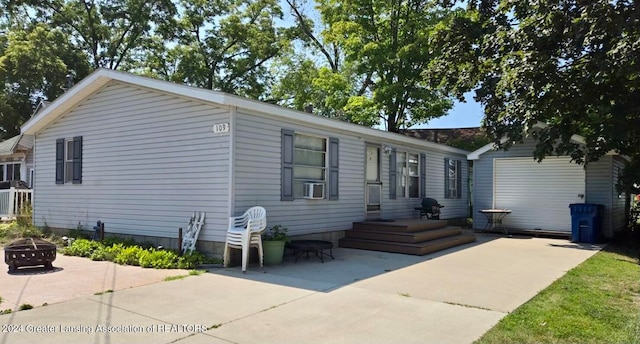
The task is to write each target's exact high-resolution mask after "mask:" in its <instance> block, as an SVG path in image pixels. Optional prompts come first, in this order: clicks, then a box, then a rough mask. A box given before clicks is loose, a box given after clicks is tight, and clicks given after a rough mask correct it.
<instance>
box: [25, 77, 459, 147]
mask: <svg viewBox="0 0 640 344" xmlns="http://www.w3.org/2000/svg"><path fill="white" fill-rule="evenodd" d="M111 80H115V81H119V82H124V83H129V84H132V85H136V86H139V87H145V88H149V89H152V90H157V91H161V92H169V93H173V94H176V95H179V96H183V97H186V98H191V99H196V100H200V101H204V102H208V103H214V104H217V105H224V106H234V107H237V108H241V109H246V110H249V111H255V112H258V113H263V114H265V115H269V116H275V117H280V118H283V119H285V120H286V121H294V122H301V123H305V124H306V125H311V126H314V127H325V128H331V129H334V130H335V129H337V130H341V131H346V132H350V133H356V134H360V135H363V136H366V137H369V138H373V137H375V138H382V139H383V140H386V141H390V142H393V143H395V144H408V145H411V146H416V147H424V148H428V149H434V150H439V151H444V152H448V153H454V154H461V155H467V154H468V153H469V152H468V151H466V150H462V149H459V148H455V147H451V146H446V145H442V144H437V143H433V142H428V141H424V140H420V139H416V138H411V137H408V136H405V135H402V134H397V133H390V132H387V131H382V130H377V129H373V128H368V127H363V126H361V125H357V124H353V123H347V122H343V121H339V120H335V119H330V118H326V117H320V116H316V115H312V114H309V113H306V112H302V111H298V110H293V109H287V108H284V107H281V106H278V105H274V104H268V103H264V102H261V101H257V100H252V99H247V98H242V97H239V96H235V95H231V94H227V93H223V92H218V91H212V90H207V89H201V88H196V87H191V86H186V85H179V84H175V83H171V82H168V81H163V80H156V79H151V78H146V77H142V76H137V75H133V74H128V73H123V72H118V71H114V70H110V69H98V70H96V71H95V72H93V73H92V74H90V75H89V76H87V77H86V78H84V79H83V80H81V81H80V82H78V83H77V84H76V85H75V86H73V87H72V88H71V89H69V90H68V91H67V92H66V93H64V94H63V95H62V96H61V97H59V98H58V99H56V100H55V101H54V102H53V103H51V104H50V105H49V106H47V107H45V108H44V109H43V110H42V111H40V112H39V113H37V114H35V115H34V116H33V117H32V118H31V119H29V120H28V121H27V122H26V123H25V124H24V125H23V126H22V128H21V132H22V133H23V134H29V135H35V134H37V133H38V132H40V131H41V130H42V129H43V128H45V127H46V126H48V125H49V124H51V123H52V122H54V121H55V120H56V119H57V118H58V117H59V116H60V115H62V114H63V113H65V112H66V111H69V110H70V109H72V108H74V107H75V106H76V105H77V104H78V103H80V102H81V101H82V100H83V99H85V98H87V97H88V96H90V95H91V94H93V93H94V92H96V91H97V90H99V89H100V88H102V87H103V86H104V85H106V84H107V83H108V82H109V81H111Z"/></svg>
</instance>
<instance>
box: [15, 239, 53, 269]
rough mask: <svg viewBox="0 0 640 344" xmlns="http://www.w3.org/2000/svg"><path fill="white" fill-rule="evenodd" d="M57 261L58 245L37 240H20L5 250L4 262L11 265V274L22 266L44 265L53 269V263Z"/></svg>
mask: <svg viewBox="0 0 640 344" xmlns="http://www.w3.org/2000/svg"><path fill="white" fill-rule="evenodd" d="M54 260H56V245H55V244H52V243H50V242H48V241H46V240H42V239H37V238H27V239H20V240H16V241H14V242H12V243H11V244H9V245H7V246H6V247H5V248H4V262H5V263H7V265H9V272H13V271H16V269H17V268H19V267H21V266H36V265H44V267H45V268H47V269H53V265H51V263H52V262H53V261H54Z"/></svg>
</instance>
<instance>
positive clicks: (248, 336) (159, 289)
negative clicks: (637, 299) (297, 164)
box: [0, 234, 599, 344]
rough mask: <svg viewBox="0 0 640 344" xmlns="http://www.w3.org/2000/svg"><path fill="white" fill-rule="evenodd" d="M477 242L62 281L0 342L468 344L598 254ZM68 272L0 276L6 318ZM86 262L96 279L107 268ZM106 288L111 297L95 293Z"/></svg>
mask: <svg viewBox="0 0 640 344" xmlns="http://www.w3.org/2000/svg"><path fill="white" fill-rule="evenodd" d="M478 238H479V240H478V242H476V243H474V244H470V245H466V246H463V247H459V248H456V249H450V250H447V251H442V252H439V253H437V254H432V255H427V256H423V257H415V256H405V255H398V254H390V253H381V252H372V251H361V250H353V249H340V248H339V249H334V252H333V253H334V256H335V260H331V259H328V260H325V263H324V264H323V263H320V261H319V260H317V259H316V258H315V257H310V258H309V260H306V259H304V258H301V260H299V261H298V262H297V263H294V262H293V260H292V258H290V257H288V258H287V259H286V260H285V263H284V264H283V265H281V266H277V267H266V268H264V269H261V268H259V267H258V266H251V267H250V268H249V269H248V271H247V273H246V274H243V273H242V272H241V271H240V268H239V267H233V268H229V269H222V268H211V269H210V270H209V273H205V274H202V275H199V276H191V277H187V278H185V279H182V280H174V281H168V282H160V283H153V282H154V281H155V282H157V281H158V280H161V278H160V276H152V274H156V273H158V272H159V270H147V269H140V268H133V267H131V268H133V269H137V270H136V273H134V274H133V275H128V274H125V273H121V272H117V273H116V274H115V275H114V276H112V277H106V278H98V277H95V278H93V280H98V279H101V280H102V281H103V282H100V283H99V285H93V286H91V287H88V288H86V287H85V284H87V283H89V282H86V281H84V282H81V281H79V280H76V279H75V278H74V277H73V276H65V277H64V279H65V280H67V284H66V286H62V285H60V284H57V286H58V287H57V288H55V289H59V290H57V292H58V293H59V294H64V295H73V297H67V298H66V300H62V299H58V300H59V301H57V303H54V302H53V301H45V302H47V303H48V305H47V306H45V307H43V306H40V307H36V308H34V309H32V310H27V311H19V312H13V313H11V314H6V315H0V324H1V325H2V330H3V332H4V333H2V336H1V338H2V339H0V344H3V343H22V342H36V341H38V342H44V343H60V342H65V343H132V342H135V343H307V342H312V343H363V342H369V343H470V342H472V341H474V340H475V339H477V338H479V337H480V336H481V335H482V334H483V333H484V332H486V331H487V330H489V329H490V328H491V327H493V326H494V325H495V324H496V323H497V322H498V321H499V320H500V319H501V318H502V317H504V316H505V315H506V314H507V313H508V312H510V311H513V310H514V309H515V308H517V307H518V306H519V305H521V304H522V303H524V302H526V301H527V300H529V299H530V298H531V297H533V296H534V295H535V294H536V293H538V292H539V291H540V290H542V289H544V288H545V287H547V286H548V285H549V284H551V283H552V282H553V281H554V280H556V279H557V278H558V277H561V276H562V275H563V274H564V273H565V272H566V271H568V270H569V269H571V268H573V267H574V266H576V265H578V264H579V263H581V262H583V261H584V260H586V259H587V258H589V257H590V256H592V255H593V254H594V253H596V252H597V251H598V250H599V247H598V246H591V245H578V244H572V243H570V242H568V241H566V240H558V239H545V238H530V237H522V238H521V237H513V238H506V237H501V236H497V235H482V234H481V235H478ZM65 258H73V257H65ZM74 259H79V258H74ZM63 263H65V264H66V262H64V261H62V260H61V261H60V262H59V264H60V265H59V266H61V267H63V269H64V270H62V271H58V272H55V271H54V272H52V273H50V274H43V275H39V274H34V275H29V276H28V278H29V280H28V281H27V282H26V283H25V281H24V278H25V276H20V275H8V274H6V273H4V274H0V286H1V287H0V288H1V289H0V296H2V297H3V298H6V301H4V302H3V303H2V304H0V309H5V308H8V306H6V303H7V302H9V304H13V303H15V304H18V303H24V300H30V299H29V298H30V297H32V296H31V293H33V292H35V291H36V290H37V289H38V288H43V287H35V286H34V287H32V286H31V285H32V284H33V285H35V284H38V285H43V284H41V283H38V282H40V281H41V278H43V277H47V278H49V276H59V277H60V278H63V275H62V272H64V271H68V270H71V269H70V268H69V267H66V266H64V265H63ZM81 264H85V265H86V267H87V269H88V270H93V269H94V267H96V266H97V267H100V266H101V265H99V264H103V263H99V262H91V261H90V260H88V259H85V260H82V262H81ZM104 264H107V265H109V264H110V263H104ZM54 265H57V264H54ZM120 268H124V267H120ZM126 268H129V267H126ZM96 269H98V270H99V268H96ZM108 269H111V267H109V268H108ZM108 269H107V270H108ZM115 269H118V267H116V268H115ZM77 271H78V274H79V275H81V274H82V271H86V270H82V269H79V270H77ZM116 271H118V270H116ZM164 273H166V274H167V275H178V274H184V273H186V272H184V271H172V272H164ZM147 274H149V275H147ZM143 276H144V277H143ZM147 276H149V277H148V278H147ZM78 277H80V276H78ZM134 277H135V278H139V279H142V280H144V281H145V282H143V283H141V284H146V285H142V286H139V287H133V288H131V287H130V286H133V285H132V282H128V281H127V280H128V279H129V278H134ZM14 279H15V280H17V279H23V280H21V283H22V284H20V283H18V284H17V285H18V286H20V285H22V291H21V292H18V294H20V295H21V296H20V298H19V300H17V301H11V300H12V296H10V295H15V294H16V292H15V291H9V290H8V289H5V285H7V284H5V283H6V282H7V281H12V280H14ZM104 281H107V282H104ZM146 282H150V283H151V284H147V283H146ZM11 283H13V282H11ZM26 284H28V286H26ZM14 285H15V284H14ZM107 287H109V288H110V289H113V290H114V292H112V293H104V294H100V295H94V293H95V292H96V291H100V290H103V291H104V290H105V288H107ZM50 289H54V288H50ZM53 294H55V293H54V292H52V293H51V295H53ZM51 297H52V299H51V300H53V296H51ZM40 301H42V299H39V301H37V302H33V305H34V306H39V302H40Z"/></svg>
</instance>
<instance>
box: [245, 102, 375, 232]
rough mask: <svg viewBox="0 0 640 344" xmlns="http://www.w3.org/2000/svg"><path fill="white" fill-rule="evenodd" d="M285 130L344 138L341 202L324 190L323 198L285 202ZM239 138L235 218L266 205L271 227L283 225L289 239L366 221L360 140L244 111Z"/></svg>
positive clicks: (363, 169) (268, 223)
mask: <svg viewBox="0 0 640 344" xmlns="http://www.w3.org/2000/svg"><path fill="white" fill-rule="evenodd" d="M282 129H288V130H293V131H294V132H295V133H300V134H304V135H310V136H317V137H335V138H338V139H339V140H340V145H339V164H340V170H339V174H340V178H339V194H340V197H339V199H338V200H329V199H328V196H327V195H328V193H327V192H326V191H328V190H325V199H323V200H308V199H294V200H293V201H281V198H280V195H281V187H280V184H281V161H282V158H281V144H282V138H281V131H282ZM235 134H236V138H235V150H234V151H235V153H234V156H235V158H234V160H235V183H234V185H235V203H234V204H235V206H234V213H235V214H242V212H244V211H245V210H247V209H248V208H250V207H252V206H255V205H260V206H263V207H265V209H266V210H267V226H269V227H271V226H273V225H276V224H280V225H284V226H286V227H287V228H288V229H289V234H290V235H300V234H310V233H320V232H330V231H339V230H347V229H351V226H352V223H353V222H354V221H362V220H363V219H364V213H365V203H364V185H365V180H364V179H365V175H364V171H365V157H364V154H365V144H364V142H363V141H361V140H359V139H358V138H357V137H353V136H348V135H345V134H342V133H337V132H331V131H330V130H329V129H325V128H322V129H321V128H310V127H307V126H304V125H300V124H295V123H287V122H283V121H279V120H275V119H273V118H269V117H266V116H260V115H257V114H248V113H243V112H241V111H240V110H239V112H238V114H237V117H236V131H235Z"/></svg>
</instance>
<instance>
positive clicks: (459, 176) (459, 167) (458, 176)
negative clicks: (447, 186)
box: [456, 160, 462, 198]
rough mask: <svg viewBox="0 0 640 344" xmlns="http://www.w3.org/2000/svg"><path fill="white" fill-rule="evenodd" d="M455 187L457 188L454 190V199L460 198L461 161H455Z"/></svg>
mask: <svg viewBox="0 0 640 344" xmlns="http://www.w3.org/2000/svg"><path fill="white" fill-rule="evenodd" d="M456 179H457V181H456V185H457V186H458V188H457V189H456V192H457V194H456V197H457V198H462V161H460V160H456Z"/></svg>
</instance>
